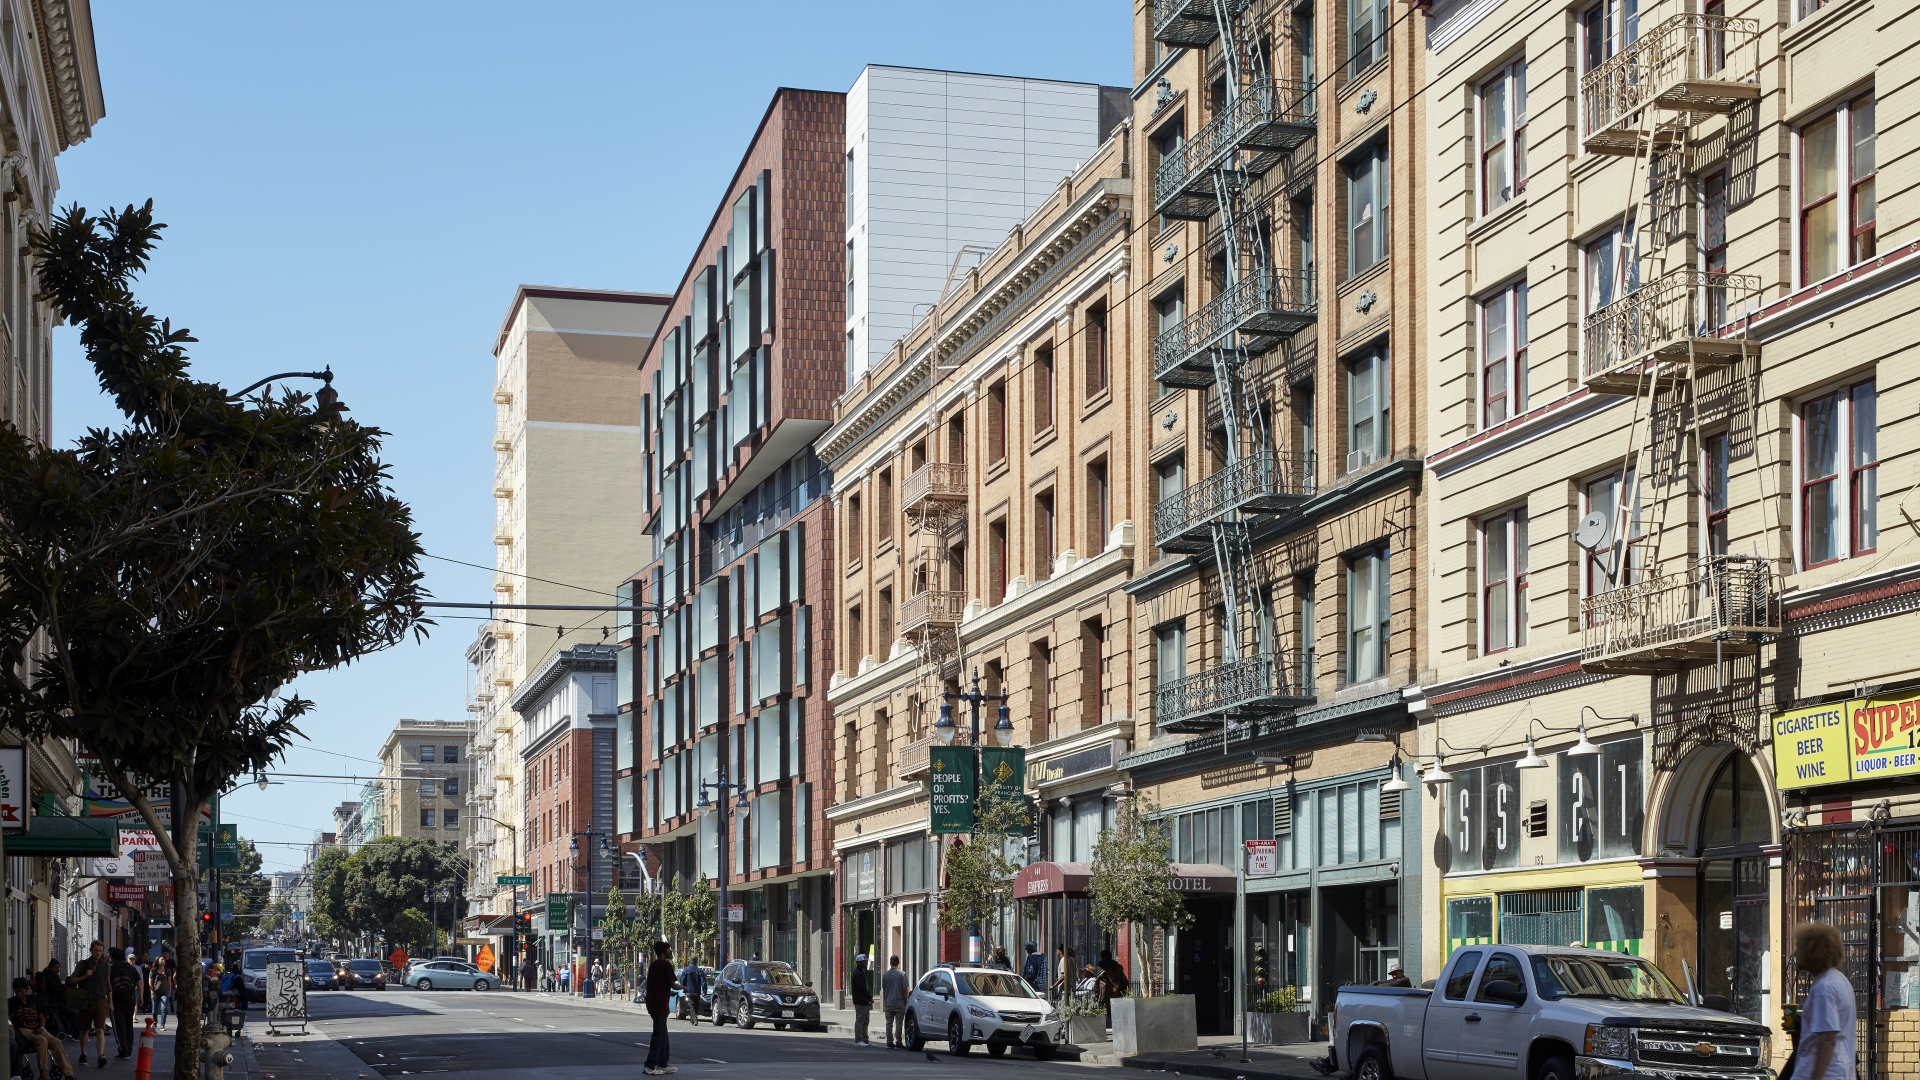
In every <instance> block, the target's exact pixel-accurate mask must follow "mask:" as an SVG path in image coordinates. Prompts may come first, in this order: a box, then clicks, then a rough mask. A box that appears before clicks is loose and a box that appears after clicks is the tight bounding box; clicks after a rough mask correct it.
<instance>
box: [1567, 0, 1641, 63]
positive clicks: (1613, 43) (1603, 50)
mask: <svg viewBox="0 0 1920 1080" xmlns="http://www.w3.org/2000/svg"><path fill="white" fill-rule="evenodd" d="M1580 36H1581V38H1582V39H1583V40H1582V45H1583V46H1584V48H1583V51H1582V56H1581V59H1582V61H1583V64H1582V67H1581V69H1580V71H1581V74H1583V75H1584V74H1586V73H1587V72H1589V71H1592V70H1593V69H1594V68H1597V67H1599V66H1600V65H1601V64H1603V63H1605V62H1606V61H1607V60H1608V59H1609V58H1611V57H1612V56H1613V55H1614V54H1615V53H1617V52H1619V51H1620V50H1621V49H1624V48H1626V47H1627V46H1628V45H1631V44H1633V43H1634V42H1635V41H1638V40H1639V39H1640V5H1639V0H1601V2H1600V3H1598V4H1595V5H1594V6H1592V7H1590V8H1588V9H1587V10H1586V11H1584V12H1582V13H1581V15H1580Z"/></svg>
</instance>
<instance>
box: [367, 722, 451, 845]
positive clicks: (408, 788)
mask: <svg viewBox="0 0 1920 1080" xmlns="http://www.w3.org/2000/svg"><path fill="white" fill-rule="evenodd" d="M472 730H473V724H472V722H471V721H467V720H402V721H400V722H399V723H397V724H395V725H394V726H393V730H392V731H391V732H389V733H388V734H387V738H386V741H385V742H383V743H381V744H380V779H379V780H378V781H376V782H375V785H374V786H375V787H376V789H377V790H378V792H379V795H378V797H379V799H380V805H381V809H380V815H379V817H380V827H379V830H378V831H377V832H371V833H369V834H368V835H367V836H366V839H368V840H372V839H376V838H377V837H381V836H404V837H407V838H409V839H414V840H435V841H439V842H441V843H447V844H458V843H459V842H460V840H461V836H462V829H463V824H462V811H463V810H464V808H465V806H466V802H467V793H466V792H467V775H468V773H467V765H466V759H467V742H468V736H469V735H471V734H472Z"/></svg>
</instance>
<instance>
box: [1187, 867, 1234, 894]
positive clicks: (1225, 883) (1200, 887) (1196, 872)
mask: <svg viewBox="0 0 1920 1080" xmlns="http://www.w3.org/2000/svg"><path fill="white" fill-rule="evenodd" d="M1233 888H1234V882H1233V869H1232V868H1231V867H1227V866H1222V865H1221V864H1219V863H1184V862H1177V863H1174V864H1173V890H1174V891H1175V892H1183V893H1187V894H1189V895H1193V894H1198V895H1201V896H1210V895H1220V896H1232V895H1233Z"/></svg>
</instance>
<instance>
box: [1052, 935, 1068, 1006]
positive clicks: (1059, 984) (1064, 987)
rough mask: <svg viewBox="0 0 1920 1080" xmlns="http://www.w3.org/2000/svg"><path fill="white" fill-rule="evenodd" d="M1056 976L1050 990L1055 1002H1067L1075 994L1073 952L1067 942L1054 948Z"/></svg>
mask: <svg viewBox="0 0 1920 1080" xmlns="http://www.w3.org/2000/svg"><path fill="white" fill-rule="evenodd" d="M1053 959H1054V976H1053V985H1052V986H1050V987H1049V988H1048V990H1049V992H1051V993H1052V994H1053V1000H1055V1001H1065V1000H1066V998H1067V995H1069V994H1071V993H1073V950H1072V949H1071V948H1069V947H1068V946H1067V944H1066V943H1065V942H1060V943H1058V944H1056V945H1054V947H1053Z"/></svg>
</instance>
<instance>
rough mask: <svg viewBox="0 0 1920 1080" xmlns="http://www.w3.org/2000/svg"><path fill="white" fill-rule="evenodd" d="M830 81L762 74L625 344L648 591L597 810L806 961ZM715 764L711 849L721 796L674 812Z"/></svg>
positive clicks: (739, 941)
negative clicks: (675, 253)
mask: <svg viewBox="0 0 1920 1080" xmlns="http://www.w3.org/2000/svg"><path fill="white" fill-rule="evenodd" d="M845 101H846V99H845V95H843V94H836V93H828V92H824V91H813V90H794V89H782V90H779V91H778V92H776V93H775V94H774V96H773V100H772V102H771V103H770V104H769V105H768V107H767V111H766V114H765V115H764V117H763V118H762V120H761V123H760V126H759V128H758V130H756V131H755V133H754V135H753V138H752V139H751V140H750V141H749V143H748V146H747V150H746V152H745V153H744V154H743V155H742V156H741V159H740V164H739V166H738V168H737V169H736V170H735V172H734V175H733V178H732V180H731V181H730V182H729V184H728V185H727V188H726V190H725V191H723V192H722V193H721V196H720V198H719V200H718V205H717V207H716V208H715V210H714V213H713V217H712V219H711V221H710V223H709V224H708V227H707V230H706V233H705V235H704V236H703V237H702V238H701V240H700V243H699V245H698V246H697V247H696V249H695V250H694V252H693V255H692V257H691V258H690V259H689V261H688V270H687V273H686V275H685V277H684V278H683V279H682V280H681V282H680V284H679V286H678V287H677V289H676V290H675V292H674V295H673V301H672V304H671V306H670V307H669V308H668V309H667V315H666V319H665V321H664V322H663V323H662V324H661V325H662V327H664V329H663V331H662V332H661V334H660V336H659V337H658V338H657V339H656V341H655V342H654V345H653V347H652V348H651V349H649V350H648V352H647V354H646V358H645V360H644V361H643V363H642V365H641V376H642V380H643V383H644V385H645V386H646V388H647V389H646V391H645V393H644V395H643V397H642V404H641V409H640V416H641V424H642V426H643V434H642V443H643V446H644V447H645V448H646V450H645V453H644V454H643V456H642V463H643V464H642V469H641V473H642V479H641V486H642V493H643V498H644V500H645V504H644V505H645V520H646V524H645V529H644V531H645V532H646V533H647V534H648V536H649V537H650V539H651V540H652V541H653V543H654V545H655V546H654V550H655V552H656V553H657V557H656V558H655V559H654V561H653V562H652V563H651V565H649V566H647V567H645V568H644V570H643V572H642V573H641V574H639V575H638V576H637V577H636V578H635V579H634V581H633V583H631V585H630V586H629V587H628V593H629V595H631V594H632V591H633V590H634V589H637V590H638V591H639V595H640V597H641V598H643V599H645V600H648V601H649V602H653V601H657V602H658V603H660V604H661V605H663V608H662V611H661V612H660V614H659V615H658V617H654V616H652V615H649V616H648V617H646V618H643V619H641V620H639V625H637V626H636V625H626V626H624V627H623V629H622V631H621V637H622V644H621V649H622V660H621V663H622V665H623V670H625V671H627V672H628V677H626V678H623V679H622V680H621V698H620V707H621V714H620V716H621V719H620V727H619V732H620V738H619V739H617V740H616V741H617V744H618V748H619V756H618V762H617V765H616V775H617V781H616V791H617V796H616V801H617V803H618V804H619V806H620V817H619V820H618V825H617V827H618V829H619V831H620V833H621V834H622V836H623V837H628V838H631V839H632V840H634V841H638V842H639V843H641V844H643V845H646V848H647V851H648V861H649V865H650V866H651V867H653V868H654V869H655V872H656V874H657V878H656V880H658V881H660V882H661V883H662V884H663V885H665V886H669V887H670V886H671V885H673V884H674V883H676V882H679V883H683V887H690V886H691V885H692V883H693V882H694V881H695V880H696V879H697V878H698V877H699V876H700V875H703V874H704V875H705V876H706V877H707V878H708V879H712V880H725V881H726V882H728V883H729V884H730V886H731V888H732V894H731V896H730V898H729V899H730V901H731V902H732V903H734V904H739V905H741V906H742V909H743V910H742V915H743V919H742V920H741V921H740V922H737V923H734V924H733V927H734V933H733V934H732V935H730V940H729V941H728V942H727V947H728V951H729V953H730V954H732V955H737V956H747V955H751V954H754V953H758V954H759V955H761V956H763V957H766V958H768V959H775V960H785V961H788V962H790V963H793V964H794V965H795V966H796V967H797V968H798V970H799V971H800V972H801V973H802V975H803V976H804V977H807V978H813V977H815V973H816V972H818V971H820V970H822V969H821V967H820V965H821V961H822V958H823V957H824V956H825V955H826V952H825V950H826V947H827V935H828V934H829V933H830V926H831V923H830V921H829V919H828V918H825V917H823V913H826V914H830V913H831V908H832V889H831V879H830V877H829V876H828V875H829V872H830V870H831V867H832V863H831V861H830V859H829V857H828V852H827V850H826V848H825V847H824V846H823V844H822V843H821V836H822V822H823V817H822V814H823V811H824V810H825V806H826V802H825V798H824V796H825V790H824V789H825V781H826V778H827V775H828V773H827V769H828V762H829V759H830V755H831V740H830V737H829V735H828V711H827V708H826V706H825V704H824V702H823V700H822V697H821V694H822V692H823V691H824V690H825V688H826V678H827V675H828V673H829V672H830V670H831V669H830V668H829V666H828V663H829V659H830V656H831V649H830V648H828V647H827V646H826V643H827V642H828V641H829V640H830V637H829V631H830V625H829V624H830V620H831V610H832V608H831V597H832V595H833V593H832V589H833V583H832V581H831V580H830V579H829V577H828V573H829V570H830V568H831V566H832V565H833V558H832V548H831V545H830V537H831V533H832V526H831V513H832V510H831V507H830V506H829V504H828V503H827V501H826V499H825V498H824V497H823V496H824V495H825V493H826V476H825V473H824V472H823V470H822V469H821V467H820V465H819V462H818V461H817V460H816V459H815V458H814V456H813V451H812V449H811V444H812V442H813V440H814V438H815V437H816V436H817V435H819V433H820V432H821V431H822V430H824V429H825V428H826V426H827V418H828V413H829V410H830V408H831V407H832V403H833V399H834V397H835V395H837V394H838V393H839V391H840V388H841V387H842V386H843V385H844V382H845V374H844V371H845V352H846V350H845V346H844V344H843V335H844V332H845V315H844V311H845V294H844V283H843V281H842V272H843V268H844V261H843V255H842V244H843V232H844V228H843V225H842V222H843V221H844V187H843V177H844V165H843V160H844V151H845V145H844V124H845ZM721 780H725V781H726V782H727V783H729V784H731V785H735V786H734V787H730V788H728V789H727V790H726V792H725V794H724V796H722V795H721V794H720V793H719V792H716V791H713V790H712V789H709V795H708V798H709V799H719V798H724V799H725V800H726V802H727V806H728V809H727V811H726V812H725V815H724V816H725V818H726V822H727V829H728V830H729V831H728V835H727V840H728V843H729V848H728V852H727V860H726V865H724V866H723V865H722V863H721V861H720V858H719V855H720V846H721V835H720V833H719V828H720V825H719V821H720V818H721V816H722V815H721V814H707V815H701V814H698V813H696V805H697V804H698V802H699V799H700V792H701V787H700V785H701V784H703V783H705V784H711V783H714V782H717V781H721ZM736 801H744V803H745V804H746V808H745V809H744V810H741V809H735V808H734V803H735V802H736ZM722 875H724V877H722Z"/></svg>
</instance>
